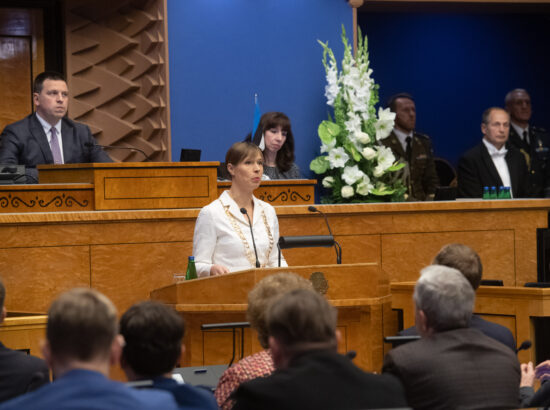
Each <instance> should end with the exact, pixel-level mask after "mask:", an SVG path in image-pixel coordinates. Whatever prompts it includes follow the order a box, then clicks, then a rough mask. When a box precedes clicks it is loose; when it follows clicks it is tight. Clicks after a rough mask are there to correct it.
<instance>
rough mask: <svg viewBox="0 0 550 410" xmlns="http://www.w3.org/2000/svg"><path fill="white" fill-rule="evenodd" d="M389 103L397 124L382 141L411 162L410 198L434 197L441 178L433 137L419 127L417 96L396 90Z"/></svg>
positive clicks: (407, 182)
mask: <svg viewBox="0 0 550 410" xmlns="http://www.w3.org/2000/svg"><path fill="white" fill-rule="evenodd" d="M388 107H389V108H390V109H391V110H392V111H393V112H394V113H395V126H394V129H393V131H392V132H391V134H390V135H389V136H388V137H386V138H384V139H383V140H381V141H380V142H381V143H382V144H383V145H385V146H386V147H389V148H391V150H392V151H393V154H394V155H395V157H396V158H397V159H401V160H403V161H406V163H407V165H408V167H407V168H406V171H405V179H406V181H405V182H406V185H407V194H408V200H410V201H426V200H432V199H433V198H434V195H435V189H436V188H437V186H438V185H439V178H438V176H437V172H436V169H435V163H434V154H433V150H432V143H431V141H430V138H429V137H428V136H426V135H424V134H420V133H419V132H416V131H415V126H416V106H415V103H414V100H413V97H412V96H411V95H410V94H407V93H400V94H396V95H394V96H392V97H390V99H389V100H388Z"/></svg>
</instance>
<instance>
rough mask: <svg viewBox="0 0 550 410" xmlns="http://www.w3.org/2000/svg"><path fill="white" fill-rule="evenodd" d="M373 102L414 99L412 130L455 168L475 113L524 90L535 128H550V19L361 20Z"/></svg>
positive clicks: (434, 16) (390, 16)
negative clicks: (376, 90) (376, 96)
mask: <svg viewBox="0 0 550 410" xmlns="http://www.w3.org/2000/svg"><path fill="white" fill-rule="evenodd" d="M358 22H359V25H360V26H361V28H362V30H363V32H364V33H366V34H367V35H368V37H369V45H370V56H371V63H372V67H373V68H374V78H375V79H376V81H377V82H378V83H379V84H380V101H386V100H387V98H388V97H389V96H390V95H392V94H394V93H397V92H401V91H407V92H410V93H411V94H413V95H414V97H415V99H416V108H417V129H418V130H419V131H420V132H424V133H426V134H428V135H430V136H431V137H432V140H433V145H434V150H435V153H436V155H437V156H440V157H445V158H448V159H449V160H451V162H452V163H453V164H455V165H456V162H457V161H458V158H459V157H460V155H461V154H462V153H463V152H464V151H465V150H467V149H468V148H469V147H471V146H473V145H475V144H476V143H478V142H479V141H480V139H481V131H480V123H481V113H482V112H483V110H484V109H486V108H488V107H490V106H503V105H504V96H505V95H506V93H507V92H508V91H509V90H511V89H513V88H526V89H527V90H528V91H529V92H530V94H531V99H532V103H533V110H534V111H533V112H534V113H533V122H534V124H537V125H541V126H544V127H546V128H548V127H550V118H549V117H548V115H549V114H550V99H549V98H548V96H550V82H549V81H548V71H549V67H550V61H549V60H550V47H549V46H548V40H549V39H550V19H549V18H548V16H547V15H544V14H542V15H541V14H536V15H534V14H506V13H504V14H501V13H494V14H493V13H492V14H480V13H470V14H444V13H407V14H405V13H396V12H372V13H360V14H359V19H358Z"/></svg>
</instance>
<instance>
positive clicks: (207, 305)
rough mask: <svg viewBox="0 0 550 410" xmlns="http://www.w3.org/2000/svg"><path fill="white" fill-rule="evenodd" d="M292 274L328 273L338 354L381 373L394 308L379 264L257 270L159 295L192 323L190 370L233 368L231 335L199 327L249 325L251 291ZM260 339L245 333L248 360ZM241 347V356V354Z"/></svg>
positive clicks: (188, 334)
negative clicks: (352, 354) (387, 315)
mask: <svg viewBox="0 0 550 410" xmlns="http://www.w3.org/2000/svg"><path fill="white" fill-rule="evenodd" d="M288 270H291V271H293V272H296V273H297V274H299V275H301V276H303V277H304V278H310V276H311V274H312V273H313V272H322V273H323V275H324V277H325V279H326V283H327V284H328V290H327V292H326V294H325V297H326V298H327V299H328V300H329V301H330V302H331V303H332V305H333V306H335V307H336V308H337V309H338V329H339V330H340V332H341V333H342V340H341V342H340V344H339V351H340V352H342V353H344V352H346V351H348V350H355V351H356V352H357V357H356V359H355V363H357V364H358V365H359V366H360V367H362V368H364V369H367V370H370V371H373V370H374V371H380V369H381V366H382V358H383V354H384V348H383V345H382V339H383V336H384V335H385V333H384V325H383V321H384V314H383V312H384V311H388V310H389V309H390V296H389V282H388V278H387V277H386V275H385V274H384V273H383V272H381V271H380V267H379V265H377V264H354V265H324V266H323V265H311V266H303V267H299V268H298V267H294V268H292V269H288V268H278V269H277V268H270V269H253V270H250V271H244V272H238V273H232V274H229V275H225V276H221V277H220V276H218V277H213V278H202V279H197V280H193V281H190V282H184V283H179V284H177V285H171V286H168V287H165V288H161V289H158V290H156V291H154V292H153V293H152V294H151V298H152V299H155V300H159V301H162V302H164V303H167V304H169V305H172V306H175V308H176V310H178V311H179V312H181V313H182V314H183V316H184V317H185V319H186V321H187V332H186V339H185V345H186V349H187V353H186V357H185V365H187V366H201V365H211V364H223V363H228V362H229V359H230V357H231V350H232V335H231V333H228V332H203V331H201V329H200V326H201V325H202V324H205V323H225V322H240V321H243V320H246V315H245V311H246V301H247V295H248V292H249V291H250V290H251V289H252V288H253V287H254V285H255V284H256V283H257V282H258V281H259V280H261V279H262V278H264V277H265V276H267V275H271V274H273V273H276V272H280V271H288ZM256 338H257V335H256V333H255V331H253V330H250V329H249V330H246V331H245V335H244V342H245V343H244V355H249V354H251V353H255V352H258V351H260V350H261V349H262V347H261V346H260V345H259V343H258V341H257V340H256ZM238 340H239V341H240V338H239V339H238ZM239 346H240V345H239ZM239 346H237V355H240V347H239Z"/></svg>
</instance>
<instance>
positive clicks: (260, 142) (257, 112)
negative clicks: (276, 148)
mask: <svg viewBox="0 0 550 410" xmlns="http://www.w3.org/2000/svg"><path fill="white" fill-rule="evenodd" d="M261 116H262V114H261V111H260V103H259V102H258V94H254V122H253V124H252V142H254V144H256V145H257V146H258V147H260V149H261V150H262V151H263V150H264V148H265V142H264V136H263V134H261V135H258V137H256V131H257V129H258V125H260V117H261Z"/></svg>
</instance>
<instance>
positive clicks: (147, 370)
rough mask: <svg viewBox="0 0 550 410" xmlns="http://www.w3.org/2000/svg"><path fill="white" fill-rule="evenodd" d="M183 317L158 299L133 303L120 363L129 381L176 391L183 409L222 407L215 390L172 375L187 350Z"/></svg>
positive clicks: (124, 320) (123, 324) (124, 324)
mask: <svg viewBox="0 0 550 410" xmlns="http://www.w3.org/2000/svg"><path fill="white" fill-rule="evenodd" d="M184 332H185V325H184V322H183V319H182V318H181V316H180V315H178V314H177V313H176V312H175V311H174V310H173V309H170V308H169V307H167V306H165V305H163V304H161V303H158V302H152V301H147V302H141V303H137V304H135V305H133V306H132V307H130V309H128V310H127V311H126V313H124V314H123V315H122V317H121V318H120V334H121V335H122V336H123V337H124V342H125V343H124V347H123V349H122V356H121V358H120V365H121V367H122V369H123V370H124V373H126V377H127V378H128V380H129V381H132V382H135V381H150V384H149V386H152V387H153V388H155V389H160V390H167V391H169V392H170V393H172V394H173V396H174V398H175V399H176V401H177V403H178V405H179V408H180V409H212V410H215V409H217V408H218V406H217V404H216V400H215V399H214V396H213V395H212V393H210V392H209V391H207V390H204V389H200V388H198V387H193V386H191V385H187V384H179V383H178V382H176V380H174V379H173V378H172V377H171V373H172V371H173V370H174V367H175V366H176V364H177V362H178V361H179V359H180V356H181V355H182V354H183V352H184V351H185V346H184V345H183V344H182V343H183V336H184Z"/></svg>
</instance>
